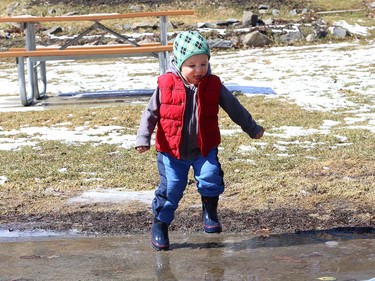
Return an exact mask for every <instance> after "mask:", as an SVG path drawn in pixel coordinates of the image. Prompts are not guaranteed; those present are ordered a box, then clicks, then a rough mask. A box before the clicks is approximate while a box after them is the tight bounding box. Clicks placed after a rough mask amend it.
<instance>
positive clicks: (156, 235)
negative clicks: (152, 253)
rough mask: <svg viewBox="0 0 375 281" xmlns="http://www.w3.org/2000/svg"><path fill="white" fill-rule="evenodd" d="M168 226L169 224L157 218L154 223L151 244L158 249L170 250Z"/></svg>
mask: <svg viewBox="0 0 375 281" xmlns="http://www.w3.org/2000/svg"><path fill="white" fill-rule="evenodd" d="M168 226H169V224H167V223H165V222H162V221H159V220H157V219H154V222H153V223H152V229H151V244H152V247H154V249H155V250H157V251H162V250H169V238H168Z"/></svg>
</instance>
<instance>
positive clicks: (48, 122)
mask: <svg viewBox="0 0 375 281" xmlns="http://www.w3.org/2000/svg"><path fill="white" fill-rule="evenodd" d="M239 99H240V100H241V102H242V103H243V104H244V105H245V106H246V107H247V108H248V109H249V110H250V111H251V112H252V113H253V115H254V118H255V119H258V120H262V122H261V123H262V125H263V126H265V127H266V128H267V132H268V135H266V136H265V137H264V138H263V139H262V140H260V141H255V140H251V139H249V138H248V137H247V136H246V135H245V134H243V133H242V134H241V133H239V134H233V135H230V136H223V141H222V145H221V150H220V159H221V162H222V166H223V169H224V171H225V180H226V184H227V190H226V193H225V196H226V197H227V198H229V200H226V203H223V204H228V205H227V206H225V207H227V208H230V209H233V210H241V208H247V209H248V208H254V207H259V208H267V206H271V205H272V206H281V205H283V206H286V205H294V204H296V202H300V203H301V202H303V204H305V205H306V206H307V205H309V204H310V205H313V203H314V202H317V201H322V200H329V199H336V200H346V199H348V200H363V201H367V202H373V200H374V199H375V191H374V182H375V181H374V179H375V178H374V177H375V175H374V172H373V171H375V164H374V163H375V161H374V160H375V159H374V155H373V154H371V153H369V151H375V144H374V142H373V137H371V134H369V133H368V132H367V131H366V130H355V131H354V130H352V129H346V128H345V126H337V127H335V128H332V132H331V133H330V134H329V135H325V134H319V133H317V134H312V135H308V136H304V137H295V138H289V139H287V140H283V139H280V138H279V137H277V136H273V133H275V132H277V130H276V131H275V129H276V128H279V127H281V126H283V125H285V124H288V126H299V127H303V128H306V129H309V128H316V129H317V128H319V127H320V125H321V124H322V123H323V120H327V119H328V120H336V121H343V118H345V117H346V116H347V115H344V114H339V115H338V114H334V113H319V112H307V111H304V110H302V109H300V108H298V107H297V106H295V105H291V104H286V103H284V102H281V101H278V100H276V99H267V98H265V97H254V98H248V97H243V96H239ZM143 108H144V106H143V105H142V106H141V105H136V106H135V105H121V106H110V107H106V106H104V107H97V108H73V109H62V110H58V111H55V110H50V111H42V112H23V113H1V114H0V124H1V127H2V130H3V131H11V130H17V129H19V128H22V127H25V126H26V127H27V126H30V127H34V126H48V127H53V126H59V124H61V123H63V124H64V127H67V128H69V129H74V128H76V127H79V126H87V127H95V126H100V125H103V126H110V125H117V126H122V127H123V129H122V130H120V132H121V133H122V134H132V135H134V134H135V133H136V129H137V126H138V122H139V118H140V114H141V111H142V110H143ZM270 112H272V114H270ZM66 122H69V123H66ZM221 126H222V129H234V128H237V127H236V126H235V125H234V124H233V123H232V122H231V121H229V119H228V117H227V116H226V115H225V114H224V113H222V114H221ZM337 135H344V136H346V137H347V138H348V139H347V141H345V143H348V145H343V143H340V141H339V139H338V138H337V137H336V136H337ZM3 137H5V136H3ZM7 137H11V138H14V139H19V138H24V137H26V136H25V135H14V136H7ZM34 141H35V140H34ZM281 141H282V143H281ZM258 143H265V144H264V145H260V144H258ZM241 145H245V146H253V147H255V148H256V150H254V151H249V152H248V151H242V150H240V146H241ZM280 146H285V151H280V150H279V147H280ZM0 166H1V167H3V168H2V175H6V176H7V177H8V180H9V181H8V182H7V183H5V184H4V185H2V186H0V198H1V202H2V203H1V207H0V213H2V214H6V213H9V212H14V211H15V210H16V211H17V212H25V213H29V212H33V211H36V210H39V211H41V209H45V211H46V212H48V210H50V208H53V204H55V205H56V204H57V203H58V202H59V204H61V205H63V202H64V200H65V199H67V198H69V197H71V196H73V195H75V194H77V193H80V192H82V191H83V190H88V189H94V188H115V187H126V188H130V189H134V190H151V189H154V188H155V187H156V186H157V184H158V177H157V170H156V163H155V151H154V149H152V150H151V151H150V152H148V153H145V154H137V153H135V151H134V150H133V149H125V148H121V147H118V145H104V144H103V145H99V146H98V145H94V143H88V144H83V143H81V144H80V143H78V144H71V145H68V144H63V143H61V142H57V141H37V145H36V146H26V147H23V148H21V149H19V150H15V151H0ZM61 169H64V171H63V172H62V171H61ZM192 180H193V179H192ZM194 190H195V187H194V185H192V188H189V189H188V191H187V193H188V194H189V193H192V194H195V193H194V192H193V191H194ZM189 198H190V199H189ZM230 198H233V199H236V200H235V202H236V203H235V204H233V202H232V201H231V200H230ZM194 199H195V195H188V196H187V197H186V199H184V201H183V203H182V206H189V205H191V204H193V201H191V200H194ZM51 202H52V203H53V204H52V203H51ZM182 208H183V207H182Z"/></svg>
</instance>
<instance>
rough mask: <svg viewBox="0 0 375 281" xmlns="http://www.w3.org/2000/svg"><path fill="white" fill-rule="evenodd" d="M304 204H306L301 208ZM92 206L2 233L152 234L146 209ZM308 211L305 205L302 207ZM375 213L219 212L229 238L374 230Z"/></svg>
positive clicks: (193, 216) (185, 228) (177, 224)
mask: <svg viewBox="0 0 375 281" xmlns="http://www.w3.org/2000/svg"><path fill="white" fill-rule="evenodd" d="M299 203H301V202H299ZM136 205H137V204H135V205H132V206H130V208H129V207H124V204H120V205H116V204H92V205H84V206H75V207H71V206H70V207H66V208H65V209H64V208H62V209H60V210H59V211H55V212H50V213H34V214H24V213H22V214H13V215H8V216H0V221H1V222H2V227H3V228H4V227H6V228H8V229H10V230H12V229H17V230H32V229H46V230H55V231H68V230H72V229H74V230H78V231H80V232H83V233H88V234H92V233H95V234H107V235H120V234H137V233H148V232H149V231H150V226H151V221H152V215H151V212H150V211H149V210H145V206H144V205H143V204H139V205H140V206H139V207H138V209H137V207H136ZM301 206H303V203H302V204H301ZM374 211H375V210H374V207H373V206H371V205H370V204H358V203H356V202H342V201H340V202H338V201H337V202H324V203H323V202H322V203H319V204H317V205H316V206H315V208H314V209H305V208H303V207H291V206H287V207H278V208H272V209H271V208H270V209H253V210H246V211H245V210H244V211H243V212H235V211H232V210H229V209H226V208H223V209H220V210H219V214H220V219H221V222H222V224H223V229H224V231H225V232H226V233H239V232H250V233H257V234H261V235H268V234H271V233H272V234H275V233H297V232H301V231H312V230H323V229H324V230H326V229H332V228H344V227H345V228H346V227H349V228H354V227H361V228H363V227H368V228H375V220H374V218H375V212H374ZM170 228H171V230H172V231H181V232H185V233H191V232H201V231H202V224H201V209H200V208H199V207H189V208H186V209H183V210H179V211H178V212H177V213H176V217H175V220H174V221H173V223H172V224H171V227H170Z"/></svg>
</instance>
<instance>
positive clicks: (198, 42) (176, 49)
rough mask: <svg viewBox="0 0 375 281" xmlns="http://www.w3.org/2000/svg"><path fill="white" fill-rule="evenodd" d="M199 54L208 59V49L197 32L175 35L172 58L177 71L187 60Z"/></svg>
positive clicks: (203, 39) (205, 42) (204, 40)
mask: <svg viewBox="0 0 375 281" xmlns="http://www.w3.org/2000/svg"><path fill="white" fill-rule="evenodd" d="M200 54H205V55H207V56H208V59H210V47H209V45H208V43H207V41H206V39H205V38H204V37H203V36H202V35H201V34H200V33H199V32H198V31H184V32H181V33H179V34H178V35H177V37H176V39H175V40H174V42H173V56H174V57H175V60H176V63H177V67H178V69H181V65H182V64H183V63H184V61H186V60H187V59H188V58H190V57H191V56H194V55H200Z"/></svg>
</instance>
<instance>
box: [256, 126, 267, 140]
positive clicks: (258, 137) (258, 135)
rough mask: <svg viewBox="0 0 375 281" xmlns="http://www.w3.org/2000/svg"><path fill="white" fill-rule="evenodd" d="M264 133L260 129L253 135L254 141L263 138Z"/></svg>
mask: <svg viewBox="0 0 375 281" xmlns="http://www.w3.org/2000/svg"><path fill="white" fill-rule="evenodd" d="M264 131H265V129H264V128H262V129H260V130H259V132H258V133H257V134H256V135H255V137H254V139H260V138H261V137H263V134H264Z"/></svg>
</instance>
